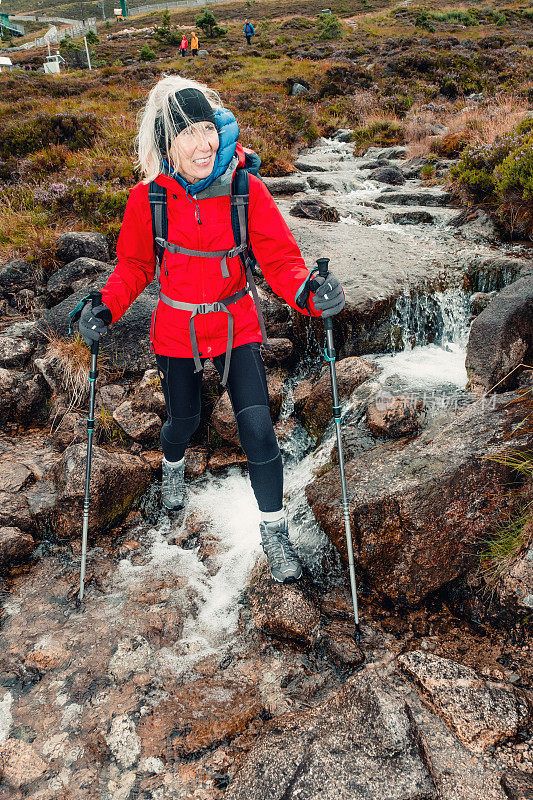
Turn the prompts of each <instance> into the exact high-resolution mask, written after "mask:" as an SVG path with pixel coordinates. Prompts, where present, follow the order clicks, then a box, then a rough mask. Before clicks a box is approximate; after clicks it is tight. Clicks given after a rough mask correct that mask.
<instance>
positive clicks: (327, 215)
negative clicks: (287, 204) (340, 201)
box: [289, 197, 340, 222]
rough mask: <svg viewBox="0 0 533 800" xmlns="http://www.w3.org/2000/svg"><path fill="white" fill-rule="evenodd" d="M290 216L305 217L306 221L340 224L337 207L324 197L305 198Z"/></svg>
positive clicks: (293, 209)
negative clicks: (315, 220)
mask: <svg viewBox="0 0 533 800" xmlns="http://www.w3.org/2000/svg"><path fill="white" fill-rule="evenodd" d="M289 214H292V216H293V217H303V218H304V219H317V220H320V221H321V222H339V220H340V214H339V212H338V211H337V209H336V208H335V206H330V205H329V203H326V201H325V200H324V199H323V198H322V197H304V198H303V199H302V200H298V202H297V203H296V204H295V205H294V206H293V207H292V208H291V210H290V211H289Z"/></svg>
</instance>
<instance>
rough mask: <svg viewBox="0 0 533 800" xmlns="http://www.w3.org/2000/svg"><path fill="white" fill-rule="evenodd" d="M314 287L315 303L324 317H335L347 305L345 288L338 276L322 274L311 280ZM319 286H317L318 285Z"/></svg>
mask: <svg viewBox="0 0 533 800" xmlns="http://www.w3.org/2000/svg"><path fill="white" fill-rule="evenodd" d="M311 286H312V287H313V289H312V291H313V304H314V306H315V308H316V309H317V311H322V314H321V316H322V317H333V316H334V314H338V313H339V311H342V309H343V308H344V306H345V303H346V300H345V297H344V290H343V288H342V286H341V284H340V281H339V280H338V278H336V277H335V275H332V273H331V272H329V273H328V275H327V277H326V278H322V277H320V276H318V277H315V278H313V280H312V281H311ZM317 286H318V288H315V287H317Z"/></svg>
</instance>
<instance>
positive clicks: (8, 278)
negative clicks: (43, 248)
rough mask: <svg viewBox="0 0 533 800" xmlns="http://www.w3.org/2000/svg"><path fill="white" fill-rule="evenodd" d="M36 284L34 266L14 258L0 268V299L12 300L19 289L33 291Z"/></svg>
mask: <svg viewBox="0 0 533 800" xmlns="http://www.w3.org/2000/svg"><path fill="white" fill-rule="evenodd" d="M37 282H38V270H37V269H36V267H35V264H30V263H29V262H28V261H23V260H22V259H21V258H16V259H15V260H14V261H9V262H8V263H7V264H3V265H2V266H1V267H0V297H6V298H8V299H11V300H13V298H14V297H15V294H16V293H17V292H19V291H20V290H21V289H34V288H35V284H36V283H37Z"/></svg>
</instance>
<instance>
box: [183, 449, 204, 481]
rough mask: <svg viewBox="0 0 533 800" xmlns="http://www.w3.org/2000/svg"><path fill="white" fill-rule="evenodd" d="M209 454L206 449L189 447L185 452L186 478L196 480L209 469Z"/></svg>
mask: <svg viewBox="0 0 533 800" xmlns="http://www.w3.org/2000/svg"><path fill="white" fill-rule="evenodd" d="M208 461H209V453H208V451H207V450H206V449H205V447H189V448H188V449H187V450H186V451H185V477H186V478H188V479H189V480H194V479H195V478H199V477H200V475H203V474H204V472H205V471H206V469H207V462H208Z"/></svg>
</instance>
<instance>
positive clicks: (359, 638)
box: [353, 622, 364, 644]
mask: <svg viewBox="0 0 533 800" xmlns="http://www.w3.org/2000/svg"><path fill="white" fill-rule="evenodd" d="M353 638H354V640H355V642H356V643H357V644H360V642H361V641H362V639H363V638H364V633H363V632H362V630H361V628H360V625H359V623H358V622H356V624H355V628H354V634H353Z"/></svg>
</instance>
